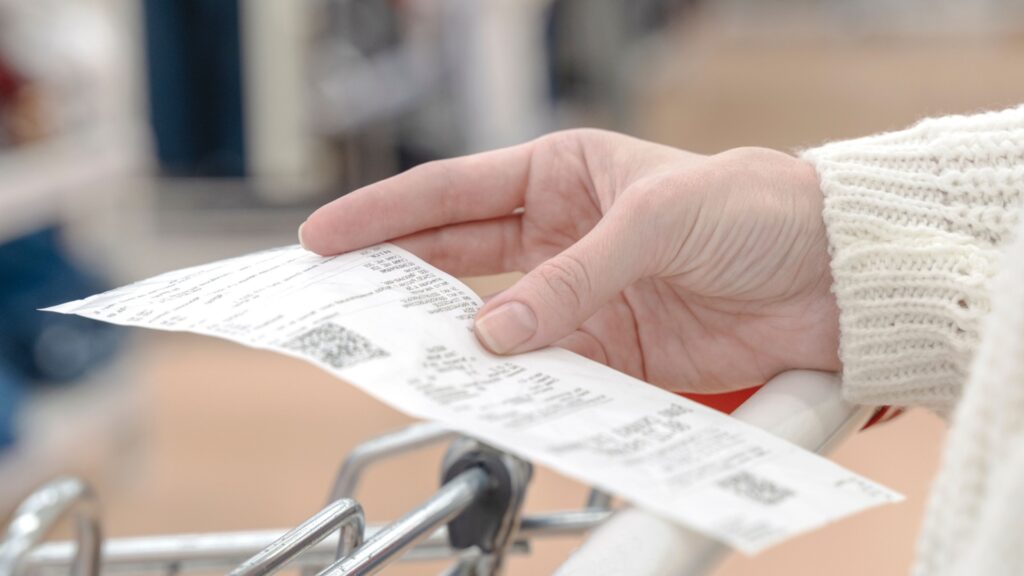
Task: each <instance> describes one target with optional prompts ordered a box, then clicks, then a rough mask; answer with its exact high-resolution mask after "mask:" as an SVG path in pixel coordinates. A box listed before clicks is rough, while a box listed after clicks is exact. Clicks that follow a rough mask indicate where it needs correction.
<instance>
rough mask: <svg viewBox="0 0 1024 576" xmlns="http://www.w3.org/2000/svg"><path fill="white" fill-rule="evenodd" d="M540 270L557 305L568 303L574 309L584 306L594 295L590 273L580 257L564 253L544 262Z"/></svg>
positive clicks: (540, 275)
mask: <svg viewBox="0 0 1024 576" xmlns="http://www.w3.org/2000/svg"><path fill="white" fill-rule="evenodd" d="M538 272H539V277H540V280H541V281H542V282H543V283H544V284H545V287H546V288H547V289H548V290H549V291H550V292H551V293H552V294H553V295H554V297H555V299H556V300H557V302H554V304H556V305H565V304H566V303H568V304H569V305H571V306H572V307H573V309H574V310H576V309H580V308H584V307H586V304H587V303H588V302H589V301H590V299H591V297H592V295H593V289H594V288H593V283H592V280H591V278H590V273H589V272H588V271H587V267H586V266H584V264H583V262H582V261H580V259H579V258H576V257H574V256H571V255H565V254H563V255H561V256H558V257H556V258H552V259H551V260H548V261H547V262H545V263H544V264H542V265H541V268H540V269H539V271H538Z"/></svg>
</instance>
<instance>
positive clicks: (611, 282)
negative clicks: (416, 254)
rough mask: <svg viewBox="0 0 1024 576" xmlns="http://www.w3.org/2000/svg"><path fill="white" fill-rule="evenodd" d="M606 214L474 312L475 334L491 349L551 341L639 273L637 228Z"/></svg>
mask: <svg viewBox="0 0 1024 576" xmlns="http://www.w3.org/2000/svg"><path fill="white" fill-rule="evenodd" d="M624 224H625V223H624V222H621V221H616V219H613V218H609V217H608V216H606V217H605V218H604V219H602V220H601V221H600V222H599V223H598V225H597V226H596V227H594V229H593V230H591V231H590V232H589V233H588V234H587V235H585V236H584V237H583V238H581V239H580V240H579V241H578V242H576V243H575V244H573V245H572V246H570V247H569V248H567V249H566V250H565V251H563V252H562V253H560V254H558V255H557V256H555V257H553V258H551V259H550V260H547V261H545V262H544V263H542V264H541V265H539V266H537V267H536V268H534V269H533V270H531V271H530V272H529V273H528V274H526V276H524V277H523V278H521V279H520V280H519V281H518V282H516V283H515V284H514V285H513V286H512V287H510V288H509V289H507V290H505V291H504V292H502V293H500V294H498V295H496V296H495V297H494V298H493V299H491V300H490V301H488V302H487V303H486V304H485V305H484V306H483V307H482V308H481V309H480V311H479V312H478V313H477V317H476V324H475V330H476V334H477V337H478V338H479V339H480V341H481V342H482V343H483V345H484V346H486V347H487V348H488V349H489V350H491V351H492V352H494V353H497V354H513V353H517V352H525V351H527V350H534V349H536V348H542V347H544V346H547V345H549V344H552V343H554V342H556V341H558V340H560V339H561V338H563V337H565V336H567V335H569V334H571V333H572V332H574V331H575V330H576V329H577V328H579V326H580V325H581V324H583V322H584V321H586V320H587V318H590V317H591V316H592V315H593V314H594V312H596V311H597V310H598V309H599V308H600V307H601V306H603V305H604V304H605V303H606V302H608V301H609V300H610V299H611V298H613V297H614V296H616V295H617V294H618V293H619V292H621V291H622V290H624V289H625V288H626V287H627V286H629V285H630V284H632V283H633V282H635V281H636V280H637V279H639V278H640V277H641V275H642V274H643V271H644V258H642V257H641V252H640V250H639V246H638V244H639V241H638V240H637V236H639V234H629V233H626V230H625V226H624Z"/></svg>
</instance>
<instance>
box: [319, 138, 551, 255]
mask: <svg viewBox="0 0 1024 576" xmlns="http://www.w3.org/2000/svg"><path fill="white" fill-rule="evenodd" d="M532 147H533V143H532V142H527V143H525V144H519V145H517V146H512V147H510V148H503V149H499V150H493V151H490V152H483V153H480V154H473V155H471V156H463V157H460V158H453V159H450V160H440V161H436V162H429V163H426V164H422V165H420V166H417V167H415V168H413V169H411V170H408V171H406V172H403V173H401V174H399V175H397V176H392V177H391V178H388V179H386V180H382V181H380V182H377V183H375V184H370V185H369V186H366V187H363V188H360V189H359V190H356V191H354V192H351V193H349V194H347V195H345V196H342V197H341V198H338V199H337V200H334V201H333V202H330V203H329V204H326V205H324V206H322V207H321V208H320V209H318V210H317V211H315V212H313V214H311V215H310V216H309V218H308V219H307V220H306V222H305V223H303V225H302V226H301V227H300V228H299V236H300V239H301V242H302V245H303V246H304V247H305V248H306V249H307V250H312V251H313V252H317V253H318V254H322V255H330V254H338V253H341V252H347V251H349V250H355V249H357V248H362V247H365V246H369V245H371V244H376V243H378V242H383V241H385V240H390V239H392V238H397V237H399V236H405V235H408V234H412V233H414V232H419V231H420V230H426V229H428V228H436V227H439V226H444V225H447V224H454V223H457V222H465V221H471V220H483V219H487V218H494V217H498V216H506V215H508V214H511V213H512V212H513V211H514V210H516V209H517V208H519V207H520V206H522V205H523V198H524V196H525V193H526V188H527V186H528V185H529V179H530V156H531V153H532Z"/></svg>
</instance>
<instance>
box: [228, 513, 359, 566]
mask: <svg viewBox="0 0 1024 576" xmlns="http://www.w3.org/2000/svg"><path fill="white" fill-rule="evenodd" d="M365 528H366V523H365V520H364V519H363V508H362V507H361V506H360V505H359V503H358V502H356V501H355V500H352V499H349V498H344V499H341V500H336V501H334V502H332V503H331V504H329V505H328V506H327V507H326V508H324V509H322V510H320V511H319V512H317V513H316V514H314V515H313V516H312V517H311V518H309V519H308V520H306V521H305V522H303V523H302V524H300V525H298V526H296V527H295V528H294V529H292V530H289V531H288V532H286V533H284V534H283V535H282V536H281V537H280V538H278V539H277V540H274V542H272V543H271V544H270V545H269V546H267V547H266V548H264V549H263V550H261V551H260V552H259V553H258V554H256V555H255V556H253V557H252V558H250V559H249V560H247V561H246V562H245V563H243V564H242V565H241V566H239V567H238V568H235V569H234V570H233V571H231V573H230V574H229V575H228V576H264V575H266V574H270V573H272V572H274V571H275V570H277V569H278V568H280V567H282V566H284V565H285V564H287V563H288V562H289V561H291V560H292V559H294V558H295V557H296V556H298V555H299V554H301V553H302V552H304V551H306V550H307V549H309V548H311V547H313V546H314V545H315V544H316V543H317V542H320V541H321V540H323V539H324V538H326V537H327V536H329V535H330V534H331V532H333V531H334V530H339V529H340V533H341V539H340V540H339V541H338V556H339V557H342V556H345V555H347V554H348V553H349V552H351V551H352V550H354V549H356V548H358V547H359V545H361V544H362V543H363V531H364V530H365Z"/></svg>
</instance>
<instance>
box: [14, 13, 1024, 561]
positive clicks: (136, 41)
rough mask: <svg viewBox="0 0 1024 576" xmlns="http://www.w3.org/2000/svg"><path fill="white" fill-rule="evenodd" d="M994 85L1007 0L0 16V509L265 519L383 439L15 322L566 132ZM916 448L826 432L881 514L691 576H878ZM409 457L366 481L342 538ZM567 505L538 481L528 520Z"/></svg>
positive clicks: (199, 358)
mask: <svg viewBox="0 0 1024 576" xmlns="http://www.w3.org/2000/svg"><path fill="white" fill-rule="evenodd" d="M1022 66H1024V5H1021V4H1020V3H1018V2H1013V1H1011V0H970V1H967V0H902V1H900V0H831V1H829V0H770V1H769V0H720V1H697V0H689V1H686V0H632V1H630V0H622V1H613V0H488V1H475V0H432V1H426V0H307V1H303V2H282V1H277V0H141V1H140V0H0V518H3V517H4V516H5V515H6V514H8V513H9V512H10V511H11V510H12V509H13V507H14V506H15V505H16V503H17V501H18V500H19V498H21V497H23V496H24V495H25V494H26V493H28V492H29V491H30V490H31V489H32V487H34V486H36V485H37V484H39V483H40V482H42V481H44V480H45V479H48V478H51V477H53V476H54V475H56V474H58V473H76V474H80V475H82V476H83V477H85V478H87V479H89V480H90V481H91V482H92V483H93V484H94V485H95V486H96V488H97V490H98V492H99V495H100V498H101V501H102V505H103V514H104V521H105V527H106V529H107V532H108V534H109V535H113V536H124V535H145V534H157V533H170V532H202V531H212V530H238V529H257V528H280V527H286V526H293V525H295V524H297V523H298V522H299V521H301V520H302V519H303V518H305V517H307V516H308V515H310V514H311V513H313V512H314V511H315V510H317V509H318V508H319V506H320V505H321V504H322V503H323V500H324V498H326V494H327V491H328V488H329V486H330V484H331V481H332V477H333V474H334V470H335V468H336V466H337V465H338V463H339V462H340V461H341V459H342V457H343V456H344V455H345V453H346V452H347V451H348V450H349V449H351V448H352V447H353V446H354V445H356V444H357V443H359V442H360V441H362V440H365V439H367V438H370V437H372V436H374V435H377V434H380V433H382V432H385V431H388V430H390V429H393V428H396V427H399V426H401V425H403V424H405V423H407V422H408V419H407V418H405V417H404V416H402V415H400V414H397V413H395V412H393V411H392V410H390V409H388V408H386V407H384V406H382V405H380V404H379V403H377V402H376V401H374V400H373V399H371V398H369V397H367V396H365V395H363V394H361V393H359V392H357V391H355V390H354V389H352V388H350V387H348V386H346V385H344V384H342V383H340V382H338V381H336V380H334V379H333V378H331V377H330V376H327V375H326V374H324V373H321V372H320V371H318V370H316V369H314V368H312V367H310V366H307V365H304V364H302V363H300V362H297V361H295V360H292V359H288V358H285V357H281V356H277V355H273V354H268V353H264V352H256V351H252V350H248V349H244V348H242V347H239V346H235V345H232V344H228V343H225V342H221V341H215V340H213V339H208V338H202V337H198V336H191V335H175V334H155V333H142V332H141V331H125V330H116V329H114V328H112V327H109V326H103V325H98V324H95V323H91V322H88V321H85V320H82V319H77V318H71V317H65V316H56V315H47V314H42V313H38V312H35V309H37V308H39V307H42V306H47V305H51V304H55V303H58V302H63V301H66V300H70V299H74V298H79V297H83V296H86V295H88V294H91V293H94V292H96V291H99V290H101V289H104V288H107V287H112V286H114V285H117V284H121V283H125V282H128V281H132V280H136V279H140V278H143V277H145V276H148V275H151V274H154V273H157V272H161V271H166V270H170V269H174V268H177V267H181V266H185V265H189V264H196V263H201V262H206V261H210V260H213V259H216V258H221V257H226V256H233V255H238V254H242V253H245V252H249V251H252V250H256V249H260V248H266V247H272V246H277V245H281V244H286V243H293V242H294V241H295V230H296V227H297V226H298V224H299V223H300V222H302V221H303V220H304V218H305V217H306V215H307V214H308V213H309V212H310V211H311V210H313V209H314V208H315V207H317V206H319V205H320V204H322V203H324V202H326V201H328V200H330V199H332V198H335V197H337V196H339V195H341V194H344V193H346V192H348V191H351V190H353V189H356V188H358V187H359V186H361V185H363V184H366V183H368V182H372V181H374V180H377V179H380V178H383V177H386V176H388V175H390V174H394V173H396V172H398V171H401V170H404V169H407V168H409V167H411V166H414V165H416V164H418V163H420V162H424V161H428V160H432V159H437V158H444V157H449V156H453V155H458V154H464V153H469V152H474V151H479V150H484V149H488V148H493V147H496V146H502V145H507V144H512V143H516V142H521V141H523V140H526V139H529V138H531V137H534V136H537V135H539V134H542V133H544V132H547V131H551V130H556V129H562V128H569V127H574V126H596V127H603V128H609V129H613V130H619V131H624V132H629V133H631V134H634V135H636V136H639V137H643V138H648V139H651V140H656V141H659V142H663V143H666V144H671V145H675V146H680V147H685V148H688V149H691V150H695V151H699V152H708V153H713V152H716V151H719V150H722V149H724V148H728V147H732V146H739V145H759V146H770V147H776V148H780V149H783V150H788V151H797V150H799V149H800V148H803V147H809V146H813V145H816V144H819V143H822V142H824V141H826V140H829V139H842V138H847V137H853V136H857V135H862V134H867V133H871V132H876V131H880V130H887V129H897V128H900V127H903V126H906V125H907V124H909V123H911V122H913V121H914V120H915V119H917V118H920V117H922V116H925V115H936V114H945V113H955V112H957V113H959V112H971V111H977V110H981V109H988V108H999V107H1005V106H1010V105H1014V104H1017V103H1020V102H1022V101H1024V75H1022V74H1019V71H1020V70H1021V69H1022ZM370 225H372V223H370ZM513 279H514V276H509V275H506V276H500V277H491V278H476V279H468V281H469V282H470V284H471V285H472V286H473V287H474V288H476V289H478V290H480V291H481V292H493V291H495V290H497V289H499V288H501V287H502V286H505V285H507V284H508V283H509V282H510V281H512V280H513ZM942 435H943V424H942V423H941V422H940V421H939V420H938V419H937V418H935V417H934V416H932V415H930V414H928V413H924V412H921V411H911V412H910V413H908V414H906V415H904V416H903V417H901V418H899V419H897V420H896V421H895V422H893V423H890V424H887V425H885V426H882V427H878V428H874V429H872V430H870V431H868V432H865V433H862V434H859V435H858V436H856V437H855V438H852V439H851V440H849V441H848V442H847V443H846V444H845V445H844V446H843V447H841V448H840V449H839V450H838V452H837V453H836V454H835V458H836V459H837V460H838V461H839V462H841V463H843V464H844V465H847V466H849V467H851V468H853V469H854V470H857V471H859V472H861V473H863V474H866V475H868V476H869V477H871V478H873V479H875V480H878V481H880V482H883V483H885V484H888V485H889V486H891V487H893V488H895V489H897V490H899V491H901V492H903V493H905V494H906V495H907V496H908V501H907V502H906V503H903V504H901V505H898V506H891V507H888V508H885V509H882V510H877V511H873V512H869V513H866V514H863V515H861V516H858V517H856V518H854V519H851V520H848V521H845V522H842V523H840V524H838V525H835V526H830V527H828V528H826V529H823V530H821V531H819V532H816V533H814V534H811V535H808V536H805V537H802V538H799V539H797V540H795V541H792V542H790V543H787V544H785V545H782V546H779V547H778V548H775V549H773V550H771V551H769V552H767V553H765V554H763V555H761V556H759V557H757V558H754V559H747V558H740V557H736V558H731V559H729V560H728V561H727V562H726V563H725V564H724V565H723V566H722V567H721V569H720V570H719V571H718V572H717V574H720V575H721V576H727V575H728V576H734V575H741V574H773V575H774V574H777V575H796V574H821V573H828V574H833V575H851V576H852V575H861V574H905V573H906V572H907V569H908V567H909V563H910V560H911V557H912V551H913V543H914V535H915V533H916V531H917V529H918V526H919V523H920V517H921V512H922V509H923V506H924V502H925V497H926V494H927V489H928V484H929V480H930V478H931V476H932V475H933V473H934V471H935V468H936V465H937V461H938V455H939V448H940V444H941V442H942ZM438 466H439V451H438V450H433V451H426V452H424V453H423V454H417V455H415V456H410V457H406V458H402V459H400V460H399V461H395V462H393V463H389V464H386V465H383V466H381V467H380V468H379V469H375V470H373V471H372V472H371V473H370V474H369V476H368V477H367V479H366V484H364V486H363V490H362V491H361V492H360V494H359V496H360V498H361V499H362V500H363V502H364V506H365V507H366V509H367V511H368V515H369V517H370V519H371V520H374V521H380V520H386V519H389V518H393V517H396V516H397V515H399V514H401V513H403V512H404V511H406V510H408V509H410V508H411V507H413V506H414V505H415V504H416V503H418V502H419V501H420V500H422V499H423V498H425V497H426V496H427V495H428V494H429V493H431V492H432V491H433V489H434V488H435V487H436V482H437V479H436V476H437V472H436V470H437V469H438ZM584 497H585V488H584V487H582V486H579V485H577V484H575V483H573V482H571V481H568V480H566V479H564V478H562V477H559V476H557V475H555V474H553V473H549V472H547V471H544V470H541V471H540V472H539V477H538V479H537V480H536V482H535V483H534V485H533V488H532V490H531V493H530V496H529V504H528V508H530V509H532V510H541V509H555V508H567V507H573V506H577V505H580V504H581V503H582V502H583V499H584ZM577 543H578V542H577V541H576V540H573V539H562V540H551V541H547V542H542V543H540V544H538V545H537V546H536V547H535V549H534V552H533V554H532V555H531V556H530V557H528V558H515V559H514V560H513V561H512V563H511V567H510V571H509V573H510V574H513V575H525V574H546V573H550V572H551V570H552V569H553V568H554V567H555V566H557V565H558V564H559V562H560V561H561V560H562V559H564V558H565V556H566V555H567V554H568V553H569V552H570V551H571V550H572V549H573V547H574V546H575V545H576V544H577ZM429 568H430V569H429V570H428V569H427V568H426V567H424V566H423V565H409V566H405V567H398V568H395V569H393V570H389V571H387V572H386V573H389V574H424V573H431V572H432V571H436V568H438V566H433V565H432V566H430V567H429Z"/></svg>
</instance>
